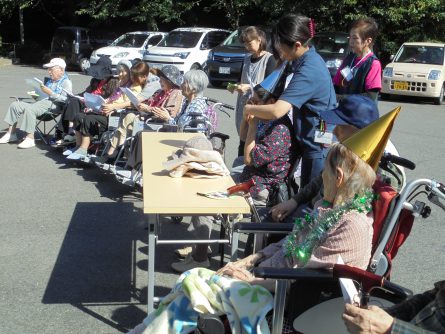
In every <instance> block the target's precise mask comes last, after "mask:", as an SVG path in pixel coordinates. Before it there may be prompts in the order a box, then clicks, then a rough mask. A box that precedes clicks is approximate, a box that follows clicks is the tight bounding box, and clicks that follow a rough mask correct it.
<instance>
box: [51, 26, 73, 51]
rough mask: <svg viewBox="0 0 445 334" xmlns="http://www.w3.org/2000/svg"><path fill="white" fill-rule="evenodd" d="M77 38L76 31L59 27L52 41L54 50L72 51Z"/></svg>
mask: <svg viewBox="0 0 445 334" xmlns="http://www.w3.org/2000/svg"><path fill="white" fill-rule="evenodd" d="M75 40H76V32H75V31H73V30H70V29H57V30H56V32H55V33H54V37H53V41H52V51H53V52H54V51H59V52H60V51H67V52H70V51H71V49H72V48H73V43H74V41H75Z"/></svg>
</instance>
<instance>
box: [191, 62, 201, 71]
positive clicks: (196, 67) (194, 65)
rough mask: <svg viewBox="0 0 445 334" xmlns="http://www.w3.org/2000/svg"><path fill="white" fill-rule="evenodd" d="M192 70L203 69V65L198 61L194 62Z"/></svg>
mask: <svg viewBox="0 0 445 334" xmlns="http://www.w3.org/2000/svg"><path fill="white" fill-rule="evenodd" d="M190 69H191V70H200V69H201V65H199V64H198V63H194V64H193V65H192V67H190Z"/></svg>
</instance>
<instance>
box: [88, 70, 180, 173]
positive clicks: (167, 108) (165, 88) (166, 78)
mask: <svg viewBox="0 0 445 334" xmlns="http://www.w3.org/2000/svg"><path fill="white" fill-rule="evenodd" d="M154 71H155V72H156V75H157V76H158V77H159V81H160V84H161V89H159V90H157V91H156V92H155V93H154V94H153V95H152V96H151V97H150V98H149V99H147V100H145V101H143V102H141V103H140V104H139V105H138V106H137V111H136V112H134V111H130V112H129V113H127V114H126V115H125V116H124V117H123V118H122V119H121V120H120V122H119V126H118V128H117V129H116V131H115V132H114V134H113V136H112V138H111V140H110V147H109V149H108V151H107V152H106V153H105V154H104V155H103V156H101V157H97V158H95V159H94V161H95V163H96V164H97V165H100V164H103V163H107V164H110V163H113V161H114V160H115V159H116V157H117V153H118V150H117V148H118V147H120V146H122V145H123V144H124V142H125V139H126V138H127V133H128V132H129V131H131V130H132V129H133V125H134V122H135V121H136V120H137V119H139V120H143V119H151V120H152V121H156V122H160V123H164V122H167V121H168V119H169V118H170V117H173V118H174V117H176V115H177V114H178V113H179V111H180V110H181V107H182V101H183V97H182V93H181V90H180V89H179V87H180V85H181V83H182V75H181V73H180V71H179V69H178V68H177V67H176V66H174V65H165V66H164V67H163V68H162V69H160V70H154Z"/></svg>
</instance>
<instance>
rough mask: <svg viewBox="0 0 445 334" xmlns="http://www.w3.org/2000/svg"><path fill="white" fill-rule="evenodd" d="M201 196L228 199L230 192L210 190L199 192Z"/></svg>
mask: <svg viewBox="0 0 445 334" xmlns="http://www.w3.org/2000/svg"><path fill="white" fill-rule="evenodd" d="M196 194H197V195H199V196H204V197H207V198H213V199H228V198H229V194H228V193H227V191H209V192H206V193H201V192H197V193H196Z"/></svg>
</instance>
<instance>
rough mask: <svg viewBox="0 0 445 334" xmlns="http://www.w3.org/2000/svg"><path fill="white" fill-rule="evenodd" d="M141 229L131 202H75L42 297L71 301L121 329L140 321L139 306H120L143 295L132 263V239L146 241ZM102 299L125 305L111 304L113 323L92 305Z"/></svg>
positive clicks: (55, 301) (134, 247)
mask: <svg viewBox="0 0 445 334" xmlns="http://www.w3.org/2000/svg"><path fill="white" fill-rule="evenodd" d="M145 235H146V233H144V223H143V221H142V217H141V215H140V213H139V212H137V210H135V208H134V207H133V204H132V203H78V204H77V206H76V208H75V210H74V213H73V216H72V219H71V222H70V225H69V227H68V230H67V232H66V234H65V238H64V240H63V244H62V246H61V249H60V252H59V255H58V257H57V260H56V263H55V265H54V268H53V271H52V273H51V276H50V279H49V282H48V285H47V287H46V290H45V293H44V296H43V299H42V302H43V303H44V304H72V305H73V306H75V307H77V308H78V309H80V310H82V311H83V312H86V313H88V314H91V316H93V317H95V318H97V319H99V320H101V321H102V322H104V323H106V324H108V325H110V326H112V327H114V328H116V329H118V330H121V331H124V330H125V329H126V328H128V326H132V325H133V322H135V321H139V322H140V320H141V318H140V317H137V312H125V311H124V310H126V309H127V310H128V309H133V308H136V307H135V306H133V305H132V304H135V303H137V304H140V303H141V302H144V300H145V301H146V297H145V296H146V292H145V293H143V290H140V289H137V288H136V266H135V262H136V252H138V249H137V248H138V247H137V245H136V243H137V241H142V242H143V243H146V237H145ZM144 238H145V240H144ZM101 305H119V306H121V305H122V306H123V307H122V308H118V311H117V310H115V313H114V315H113V317H114V318H113V320H114V321H116V323H114V322H113V321H111V320H109V319H106V318H104V317H103V316H101V315H100V314H98V313H97V312H94V311H93V310H92V309H94V306H101ZM136 324H137V322H136Z"/></svg>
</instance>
